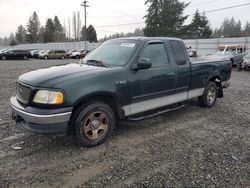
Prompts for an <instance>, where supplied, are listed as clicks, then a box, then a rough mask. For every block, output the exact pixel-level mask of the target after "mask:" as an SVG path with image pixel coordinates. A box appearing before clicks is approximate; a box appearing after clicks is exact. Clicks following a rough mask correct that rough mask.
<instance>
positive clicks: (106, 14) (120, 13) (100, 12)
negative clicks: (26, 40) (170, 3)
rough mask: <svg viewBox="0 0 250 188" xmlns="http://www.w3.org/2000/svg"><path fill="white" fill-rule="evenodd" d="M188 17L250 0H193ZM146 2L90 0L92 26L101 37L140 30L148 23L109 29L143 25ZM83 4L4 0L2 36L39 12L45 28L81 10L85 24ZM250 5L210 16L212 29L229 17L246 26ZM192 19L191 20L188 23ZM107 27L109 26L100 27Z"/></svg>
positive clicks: (56, 0) (0, 20)
mask: <svg viewBox="0 0 250 188" xmlns="http://www.w3.org/2000/svg"><path fill="white" fill-rule="evenodd" d="M185 1H186V2H191V4H190V5H189V7H188V8H186V10H185V14H188V15H192V14H193V13H194V12H195V10H196V9H199V10H200V11H209V10H213V9H219V8H223V7H228V6H234V5H239V4H244V3H249V0H237V1H235V0H190V1H187V0H185ZM144 2H145V0H105V1H104V0H89V3H88V4H89V6H90V7H89V8H88V11H87V12H88V21H87V23H88V25H89V24H92V25H94V27H95V28H96V30H97V35H98V38H101V37H103V36H104V35H105V34H107V35H109V34H112V33H115V32H130V31H133V30H134V29H135V28H136V27H143V26H144V24H143V23H142V24H137V25H129V26H119V27H114V26H113V27H108V26H110V25H117V24H127V23H136V22H143V21H144V19H143V16H144V15H145V13H146V9H147V7H146V6H145V5H144ZM80 3H81V1H78V0H72V1H62V0H0V23H1V27H0V37H4V36H9V34H10V32H15V31H16V28H17V26H18V25H20V24H23V25H26V23H27V21H28V19H29V17H30V15H31V14H32V12H33V11H36V12H37V14H38V17H39V19H40V22H41V24H42V25H44V24H45V21H46V19H47V18H49V17H54V16H55V15H57V16H58V17H59V19H60V21H61V23H62V24H63V20H65V22H66V23H67V19H68V17H70V18H72V12H73V11H78V10H79V11H81V13H82V15H81V17H82V22H83V21H84V19H83V7H81V6H80ZM249 10H250V5H248V6H244V7H238V8H234V9H228V10H223V11H218V12H212V13H207V16H208V19H209V21H210V23H211V25H212V27H219V26H220V25H221V23H222V21H223V20H224V18H225V17H232V16H233V17H235V19H236V20H238V19H240V20H241V21H242V25H243V26H244V24H245V22H246V20H250V11H249ZM190 20H191V17H190V18H189V19H188V20H187V23H188V22H189V21H190ZM100 26H106V27H100Z"/></svg>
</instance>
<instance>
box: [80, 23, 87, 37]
mask: <svg viewBox="0 0 250 188" xmlns="http://www.w3.org/2000/svg"><path fill="white" fill-rule="evenodd" d="M80 40H81V41H85V40H86V31H85V26H82V30H81V37H80Z"/></svg>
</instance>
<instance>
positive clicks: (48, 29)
mask: <svg viewBox="0 0 250 188" xmlns="http://www.w3.org/2000/svg"><path fill="white" fill-rule="evenodd" d="M54 41H55V27H54V24H53V21H52V19H51V18H48V19H47V21H46V25H45V33H44V42H54Z"/></svg>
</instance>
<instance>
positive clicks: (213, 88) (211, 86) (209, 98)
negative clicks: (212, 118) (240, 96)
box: [198, 82, 218, 107]
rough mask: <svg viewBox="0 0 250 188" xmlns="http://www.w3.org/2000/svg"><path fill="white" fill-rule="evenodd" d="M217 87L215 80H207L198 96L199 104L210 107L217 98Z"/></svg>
mask: <svg viewBox="0 0 250 188" xmlns="http://www.w3.org/2000/svg"><path fill="white" fill-rule="evenodd" d="M217 96H218V88H217V85H216V83H215V82H209V83H208V84H207V87H206V89H205V90H204V93H203V95H202V96H200V97H199V98H198V100H199V103H200V104H201V106H204V107H212V106H213V105H214V103H215V102H216V100H217Z"/></svg>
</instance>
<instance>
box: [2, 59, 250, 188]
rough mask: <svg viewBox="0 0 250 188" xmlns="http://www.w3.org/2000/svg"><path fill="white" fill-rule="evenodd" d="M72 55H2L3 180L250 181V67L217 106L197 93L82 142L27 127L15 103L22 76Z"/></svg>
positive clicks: (108, 183) (19, 183) (25, 183)
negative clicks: (15, 114) (176, 106)
mask: <svg viewBox="0 0 250 188" xmlns="http://www.w3.org/2000/svg"><path fill="white" fill-rule="evenodd" d="M70 61H71V62H72V61H75V60H48V61H43V60H29V61H0V85H1V88H0V187H114V188H117V187H250V139H249V138H250V72H238V71H237V70H235V71H233V73H232V79H231V81H232V85H231V87H230V88H229V89H227V90H225V97H224V98H223V99H218V101H217V103H216V105H215V106H214V107H213V108H210V109H207V108H202V107H200V106H199V105H198V103H197V101H196V100H190V101H188V102H187V103H186V105H185V107H184V108H182V109H180V110H177V111H174V112H170V113H166V114H163V115H160V116H157V117H154V118H151V119H147V120H143V121H137V122H124V123H123V125H122V126H120V127H118V128H117V129H116V131H115V134H114V135H113V136H112V137H111V139H109V140H108V141H107V142H106V143H104V144H103V145H100V146H97V147H95V148H79V147H78V146H76V144H75V142H74V140H73V139H72V138H68V137H48V136H38V135H34V134H32V133H29V132H27V131H25V130H24V129H22V128H21V127H19V126H18V125H15V123H14V122H13V121H12V120H11V118H10V110H9V98H10V97H11V95H12V94H13V93H14V91H15V81H16V80H17V78H18V76H19V75H21V74H23V73H25V72H28V71H30V70H34V69H38V68H43V67H50V66H53V65H59V64H65V63H68V62H70ZM13 146H18V147H20V148H16V149H14V148H13ZM17 149H20V150H17Z"/></svg>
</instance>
